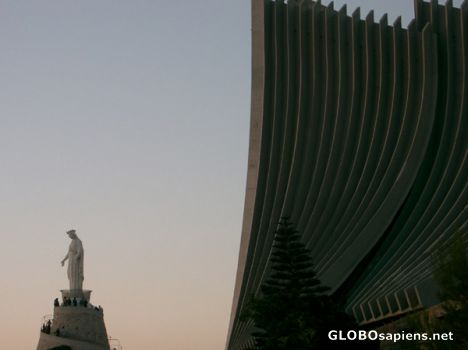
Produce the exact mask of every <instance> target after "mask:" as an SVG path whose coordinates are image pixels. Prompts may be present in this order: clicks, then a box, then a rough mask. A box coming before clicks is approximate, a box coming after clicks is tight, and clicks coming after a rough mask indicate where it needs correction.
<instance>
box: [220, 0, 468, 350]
mask: <svg viewBox="0 0 468 350" xmlns="http://www.w3.org/2000/svg"><path fill="white" fill-rule="evenodd" d="M415 12H416V18H415V19H414V20H413V21H412V22H411V23H410V24H409V25H408V27H407V28H402V26H401V20H400V19H397V20H396V21H395V22H394V23H393V24H391V25H390V24H388V21H387V17H386V16H383V17H382V18H381V19H380V20H379V21H378V22H376V21H375V20H374V16H373V12H371V13H369V14H368V15H367V16H366V17H365V18H364V19H362V18H361V15H360V12H359V9H358V10H356V11H354V12H353V13H352V14H351V15H348V13H347V9H346V7H343V8H342V9H340V10H335V9H334V8H333V5H332V4H330V5H329V6H323V5H322V4H321V3H320V1H311V0H302V1H300V0H289V1H288V2H284V1H282V0H276V1H271V0H252V102H251V103H252V107H251V129H250V150H249V164H248V174H247V189H246V199H245V207H244V221H243V227H242V238H241V247H240V253H239V263H238V271H237V277H236V286H235V291H234V300H233V306H232V313H231V322H230V328H229V335H228V339H227V346H226V348H227V349H230V350H241V349H244V348H246V347H247V346H248V345H249V344H251V338H250V333H251V331H252V325H251V324H249V323H243V322H241V321H240V320H239V316H240V315H241V313H242V310H243V307H244V306H245V305H246V303H247V301H248V297H249V295H251V294H256V293H258V292H259V288H260V285H261V283H262V281H263V280H264V279H265V278H266V277H267V276H268V273H269V266H270V262H269V256H270V251H271V248H272V242H273V236H274V232H275V229H276V225H277V223H278V221H279V219H280V217H281V216H288V217H290V219H291V221H292V222H293V223H294V224H295V225H296V227H297V229H298V230H299V232H301V233H302V235H303V241H304V243H306V245H307V246H308V248H309V249H311V252H312V256H313V259H314V262H315V266H316V270H317V273H318V275H319V277H320V278H321V280H322V282H323V283H324V284H326V285H328V286H329V287H331V289H332V292H333V293H335V294H337V295H339V296H340V297H342V298H343V299H344V300H345V301H346V310H347V312H349V313H351V314H353V315H354V316H355V317H356V319H357V320H358V322H360V323H361V324H369V323H373V322H378V321H381V320H383V319H385V318H389V317H395V315H403V314H405V313H406V312H409V311H411V310H414V309H418V308H421V307H422V306H431V305H433V304H435V303H437V302H438V301H437V299H436V297H435V292H436V290H435V288H434V283H433V281H432V278H431V274H432V270H431V254H432V253H433V251H434V249H435V247H438V246H442V245H444V243H445V242H446V241H447V239H448V238H449V237H450V236H451V235H452V234H453V233H454V232H455V231H456V230H458V229H460V228H462V229H464V228H466V227H467V220H468V211H467V210H466V209H465V207H466V203H467V202H468V192H467V188H466V180H467V178H468V167H467V162H466V149H467V146H468V144H467V140H468V135H467V130H468V105H467V102H468V98H467V94H468V92H467V91H468V89H467V87H468V74H467V67H468V62H467V59H468V2H467V1H464V3H463V5H462V6H461V8H454V7H453V5H452V2H451V1H447V3H446V4H445V5H439V4H438V3H437V1H431V2H430V3H429V2H424V1H422V0H415Z"/></svg>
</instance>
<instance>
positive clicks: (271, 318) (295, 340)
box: [244, 218, 355, 350]
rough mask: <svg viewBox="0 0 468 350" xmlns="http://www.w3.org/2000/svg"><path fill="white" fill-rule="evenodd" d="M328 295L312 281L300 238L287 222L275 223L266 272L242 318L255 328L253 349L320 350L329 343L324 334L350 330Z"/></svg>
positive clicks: (348, 321)
mask: <svg viewBox="0 0 468 350" xmlns="http://www.w3.org/2000/svg"><path fill="white" fill-rule="evenodd" d="M328 291H329V288H327V287H325V286H323V285H322V284H321V282H320V280H319V279H318V278H317V276H316V273H315V271H314V269H313V263H312V259H311V257H310V253H309V251H308V250H307V249H306V247H305V246H304V244H303V243H302V242H301V241H300V235H299V234H298V232H297V231H296V230H295V229H294V228H293V226H292V224H291V223H290V222H289V221H288V219H287V218H283V219H281V221H280V223H279V226H278V229H277V231H276V233H275V237H274V243H273V249H272V256H271V274H270V276H269V278H268V279H267V280H266V281H265V282H264V283H263V285H262V286H261V294H260V296H259V297H258V298H252V299H251V302H250V304H249V306H248V307H247V312H246V313H245V314H244V319H251V320H253V321H254V323H255V327H256V328H257V329H258V331H256V332H255V333H253V336H254V339H255V344H256V345H255V347H254V349H261V350H280V349H287V350H305V349H323V348H324V346H326V345H325V344H327V343H328V344H329V342H328V338H327V334H328V331H329V330H331V329H352V328H354V326H355V324H354V322H353V320H352V318H351V317H349V316H348V315H347V314H345V313H344V312H342V311H341V310H340V308H339V307H338V306H337V305H336V304H335V303H333V302H332V299H331V298H330V297H329V296H328V295H327V292H328ZM335 345H338V344H336V343H335ZM342 345H344V344H342ZM343 348H344V347H343Z"/></svg>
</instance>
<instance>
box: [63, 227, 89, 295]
mask: <svg viewBox="0 0 468 350" xmlns="http://www.w3.org/2000/svg"><path fill="white" fill-rule="evenodd" d="M67 234H68V236H69V237H70V239H71V240H72V241H71V243H70V247H69V248H68V253H67V255H66V256H65V258H63V260H62V266H64V265H65V261H67V260H68V271H67V274H68V280H69V281H70V290H82V289H83V280H84V274H83V260H84V250H83V243H81V240H80V239H79V238H78V236H77V235H76V231H75V230H70V231H68V232H67Z"/></svg>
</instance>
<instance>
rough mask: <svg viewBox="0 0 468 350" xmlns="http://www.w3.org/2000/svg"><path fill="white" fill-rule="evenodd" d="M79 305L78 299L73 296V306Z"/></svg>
mask: <svg viewBox="0 0 468 350" xmlns="http://www.w3.org/2000/svg"><path fill="white" fill-rule="evenodd" d="M77 305H78V301H77V300H76V298H73V306H77Z"/></svg>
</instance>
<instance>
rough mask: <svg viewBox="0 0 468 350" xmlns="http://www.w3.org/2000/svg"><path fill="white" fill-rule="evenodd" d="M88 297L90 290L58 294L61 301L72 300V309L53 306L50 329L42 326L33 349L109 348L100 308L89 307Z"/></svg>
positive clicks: (74, 349) (86, 349)
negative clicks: (37, 341)
mask: <svg viewBox="0 0 468 350" xmlns="http://www.w3.org/2000/svg"><path fill="white" fill-rule="evenodd" d="M90 296H91V291H69V290H64V291H62V297H63V299H64V300H67V299H69V300H73V299H75V298H76V300H77V303H76V306H74V305H75V303H72V304H71V305H70V304H67V303H63V302H62V303H61V304H60V305H59V306H56V307H54V317H53V319H51V320H50V323H49V325H50V327H48V326H47V323H46V325H44V326H45V328H44V329H43V330H42V331H41V335H40V338H39V344H38V346H37V350H50V349H53V348H55V347H58V346H68V347H69V348H70V349H72V350H109V349H110V347H109V340H108V337H107V331H106V326H105V323H104V312H103V309H102V308H98V307H95V306H93V305H92V304H91V303H90V302H89V301H90ZM80 301H83V302H80ZM84 301H86V303H84ZM49 328H50V329H49Z"/></svg>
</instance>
